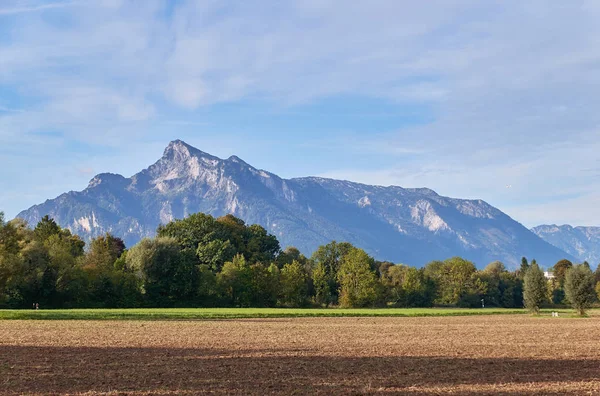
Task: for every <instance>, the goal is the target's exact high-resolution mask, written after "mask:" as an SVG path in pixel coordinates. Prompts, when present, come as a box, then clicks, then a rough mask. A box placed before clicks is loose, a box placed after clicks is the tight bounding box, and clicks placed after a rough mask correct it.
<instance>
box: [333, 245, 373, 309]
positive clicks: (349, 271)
mask: <svg viewBox="0 0 600 396" xmlns="http://www.w3.org/2000/svg"><path fill="white" fill-rule="evenodd" d="M372 262H373V259H372V258H371V257H369V255H368V254H367V253H366V252H365V251H364V250H362V249H357V248H353V249H351V250H350V251H349V252H348V253H347V254H346V255H345V256H344V257H343V259H342V262H341V265H340V269H339V271H338V279H339V282H340V305H341V306H343V307H367V306H373V305H375V304H376V303H377V301H378V297H379V293H380V289H379V283H378V282H377V277H376V275H375V272H374V271H373V270H372Z"/></svg>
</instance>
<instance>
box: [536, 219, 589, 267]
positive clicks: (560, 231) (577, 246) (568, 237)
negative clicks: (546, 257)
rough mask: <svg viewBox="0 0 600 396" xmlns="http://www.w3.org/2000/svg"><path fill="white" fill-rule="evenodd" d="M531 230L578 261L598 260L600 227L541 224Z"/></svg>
mask: <svg viewBox="0 0 600 396" xmlns="http://www.w3.org/2000/svg"><path fill="white" fill-rule="evenodd" d="M531 231H532V232H533V233H534V234H536V235H537V236H539V237H540V238H542V239H544V240H545V241H546V242H548V243H550V244H552V245H553V246H556V247H558V248H559V249H561V250H564V251H565V252H567V253H569V254H570V255H572V256H574V257H575V258H576V259H578V260H579V261H587V262H589V263H590V264H598V263H599V262H600V227H596V226H572V225H570V224H563V225H556V224H542V225H539V226H537V227H534V228H532V229H531Z"/></svg>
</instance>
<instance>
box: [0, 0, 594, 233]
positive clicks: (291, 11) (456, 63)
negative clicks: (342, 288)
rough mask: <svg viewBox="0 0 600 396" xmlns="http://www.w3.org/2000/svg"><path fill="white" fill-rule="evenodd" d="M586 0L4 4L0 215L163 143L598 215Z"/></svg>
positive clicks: (522, 212)
mask: <svg viewBox="0 0 600 396" xmlns="http://www.w3.org/2000/svg"><path fill="white" fill-rule="evenodd" d="M598 20H600V2H598V1H595V0H591V1H584V0H571V1H546V0H543V1H536V0H526V1H523V0H506V1H493V0H490V1H480V0H472V1H471V0H438V1H436V0H430V1H423V2H415V1H412V0H411V1H409V0H406V1H400V0H389V1H387V0H368V1H367V0H364V1H363V0H357V1H352V2H348V1H343V0H298V1H294V0H290V1H285V2H280V1H267V0H265V1H258V2H248V1H242V0H238V1H227V0H219V1H216V0H214V1H213V0H204V1H193V0H173V1H170V0H162V1H159V0H144V1H143V2H140V1H125V0H62V1H61V0H48V1H39V0H2V1H0V210H3V211H4V212H5V213H6V215H7V218H11V217H14V216H16V214H17V213H18V212H19V211H21V210H24V209H26V208H28V207H30V206H31V205H34V204H37V203H41V202H43V201H45V200H46V199H51V198H54V197H56V196H58V195H59V194H61V193H63V192H66V191H69V190H77V191H79V190H82V189H84V188H85V187H86V186H87V183H88V182H89V180H90V179H91V178H92V177H93V176H94V175H95V174H97V173H102V172H114V173H119V174H123V175H125V176H131V175H133V174H135V173H137V172H138V171H140V170H141V169H143V168H145V167H147V166H148V165H150V164H152V163H154V162H155V161H156V160H158V159H159V158H160V156H161V155H162V152H163V150H164V148H165V147H166V146H167V144H168V143H169V141H171V140H174V139H182V140H184V141H186V142H187V143H189V144H191V145H193V146H195V147H197V148H199V149H200V150H202V151H205V152H208V153H211V154H214V155H217V156H220V157H223V158H227V157H229V156H230V155H237V156H239V157H241V158H243V159H244V160H245V161H246V162H248V163H250V164H252V165H254V166H255V167H257V168H262V169H266V170H269V171H271V172H273V173H276V174H278V175H280V176H282V177H286V178H290V177H299V176H309V175H312V176H323V177H332V178H342V179H347V180H352V181H358V182H362V183H367V184H380V185H399V186H403V187H429V188H431V189H434V190H435V191H437V192H438V193H439V194H441V195H446V196H451V197H457V198H477V199H484V200H485V201H487V202H489V203H490V204H492V205H494V206H496V207H498V208H499V209H501V210H503V211H504V212H506V213H507V214H509V215H510V216H511V217H513V218H515V219H516V220H518V221H520V222H521V223H523V224H524V225H526V226H535V225H538V224H553V223H555V224H565V223H567V224H571V225H597V226H600V205H598V202H600V158H599V157H598V155H597V153H598V152H600V139H599V138H600V111H598V109H597V106H598V103H599V101H600V24H598V23H597V22H598Z"/></svg>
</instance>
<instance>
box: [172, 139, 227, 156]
mask: <svg viewBox="0 0 600 396" xmlns="http://www.w3.org/2000/svg"><path fill="white" fill-rule="evenodd" d="M194 157H196V158H205V159H210V160H219V158H217V157H215V156H213V155H210V154H208V153H205V152H203V151H200V150H198V149H197V148H195V147H193V146H190V145H189V144H187V143H186V142H184V141H183V140H179V139H177V140H173V141H172V142H170V143H169V145H168V146H167V147H166V148H165V151H164V153H163V157H162V159H163V160H169V161H175V162H187V161H189V160H190V159H191V158H194Z"/></svg>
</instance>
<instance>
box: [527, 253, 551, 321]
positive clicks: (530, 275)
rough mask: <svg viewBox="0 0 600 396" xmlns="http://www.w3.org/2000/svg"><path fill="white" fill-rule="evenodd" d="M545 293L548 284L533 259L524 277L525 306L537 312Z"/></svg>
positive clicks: (544, 298)
mask: <svg viewBox="0 0 600 396" xmlns="http://www.w3.org/2000/svg"><path fill="white" fill-rule="evenodd" d="M547 293H548V284H547V282H546V278H545V277H544V273H543V272H542V270H541V269H540V267H539V266H538V265H537V263H536V262H535V260H533V261H532V262H531V266H530V267H529V269H528V270H527V273H526V274H525V278H524V285H523V299H524V303H525V308H527V309H528V310H529V311H531V312H532V313H535V314H538V313H539V312H540V306H541V305H542V303H543V302H544V301H545V300H546V295H547Z"/></svg>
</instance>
